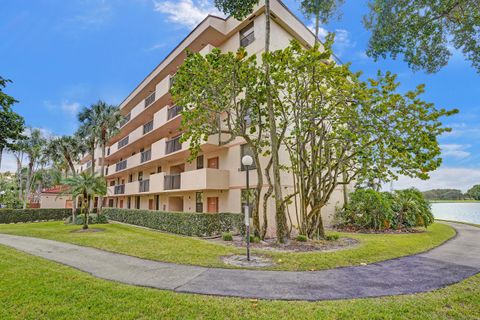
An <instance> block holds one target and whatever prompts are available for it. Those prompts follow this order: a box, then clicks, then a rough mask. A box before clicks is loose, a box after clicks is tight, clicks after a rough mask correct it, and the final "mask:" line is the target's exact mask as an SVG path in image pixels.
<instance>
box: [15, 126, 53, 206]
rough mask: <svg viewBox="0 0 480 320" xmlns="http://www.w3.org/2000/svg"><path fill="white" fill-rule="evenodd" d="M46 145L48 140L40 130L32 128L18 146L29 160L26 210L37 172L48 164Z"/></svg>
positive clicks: (24, 201) (25, 198)
mask: <svg viewBox="0 0 480 320" xmlns="http://www.w3.org/2000/svg"><path fill="white" fill-rule="evenodd" d="M46 145H47V140H46V139H45V137H44V136H43V135H42V132H41V131H40V130H39V129H32V128H30V129H29V134H28V135H27V137H26V139H25V140H23V141H21V142H20V143H19V144H18V149H19V150H21V151H23V152H24V154H25V155H26V157H27V159H28V162H27V176H26V185H25V193H24V198H23V207H24V208H25V207H26V205H27V202H28V200H29V198H30V195H31V191H32V186H33V185H34V182H35V181H34V175H35V172H36V171H37V170H38V169H39V167H40V166H41V165H44V164H45V162H46V157H45V156H46V152H45V151H46Z"/></svg>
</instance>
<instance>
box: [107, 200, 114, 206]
mask: <svg viewBox="0 0 480 320" xmlns="http://www.w3.org/2000/svg"><path fill="white" fill-rule="evenodd" d="M108 206H109V207H110V208H113V199H108Z"/></svg>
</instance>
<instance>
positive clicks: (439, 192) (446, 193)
mask: <svg viewBox="0 0 480 320" xmlns="http://www.w3.org/2000/svg"><path fill="white" fill-rule="evenodd" d="M423 195H424V197H425V198H426V199H428V200H463V199H465V195H464V194H463V193H462V191H461V190H457V189H432V190H427V191H424V192H423Z"/></svg>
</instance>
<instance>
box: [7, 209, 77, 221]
mask: <svg viewBox="0 0 480 320" xmlns="http://www.w3.org/2000/svg"><path fill="white" fill-rule="evenodd" d="M71 214H72V209H0V223H18V222H35V221H49V220H58V221H61V220H63V219H65V218H67V217H69V216H70V215H71Z"/></svg>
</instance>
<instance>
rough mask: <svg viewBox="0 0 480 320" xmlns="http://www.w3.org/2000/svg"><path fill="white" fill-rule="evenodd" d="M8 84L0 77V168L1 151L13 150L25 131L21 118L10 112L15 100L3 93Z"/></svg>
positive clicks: (6, 80) (0, 160)
mask: <svg viewBox="0 0 480 320" xmlns="http://www.w3.org/2000/svg"><path fill="white" fill-rule="evenodd" d="M9 82H11V81H10V80H8V79H4V78H2V77H1V76H0V128H1V130H0V168H1V167H2V155H3V151H4V150H5V149H12V148H14V147H15V144H16V142H17V141H19V140H21V139H23V138H24V136H23V135H22V133H23V131H24V130H25V121H24V119H23V117H21V116H20V115H19V114H17V113H15V112H13V110H12V106H13V105H14V104H15V103H16V102H17V100H15V99H14V98H13V97H12V96H10V95H8V94H6V93H5V92H3V89H4V88H5V87H6V86H7V83H9Z"/></svg>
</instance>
